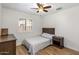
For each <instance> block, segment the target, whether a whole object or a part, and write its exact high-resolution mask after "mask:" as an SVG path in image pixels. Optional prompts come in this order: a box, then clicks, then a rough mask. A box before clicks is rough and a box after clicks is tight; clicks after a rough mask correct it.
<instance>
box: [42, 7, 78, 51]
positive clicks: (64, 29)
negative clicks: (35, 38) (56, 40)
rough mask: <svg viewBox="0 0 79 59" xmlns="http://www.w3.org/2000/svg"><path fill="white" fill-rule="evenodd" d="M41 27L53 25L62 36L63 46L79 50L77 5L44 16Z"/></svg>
mask: <svg viewBox="0 0 79 59" xmlns="http://www.w3.org/2000/svg"><path fill="white" fill-rule="evenodd" d="M43 19H44V21H43V27H55V29H56V35H60V36H63V37H64V40H65V41H64V43H65V47H68V48H71V49H74V50H78V51H79V6H77V7H73V8H70V9H67V10H63V11H61V12H58V13H55V14H52V15H48V16H45V17H44V18H43Z"/></svg>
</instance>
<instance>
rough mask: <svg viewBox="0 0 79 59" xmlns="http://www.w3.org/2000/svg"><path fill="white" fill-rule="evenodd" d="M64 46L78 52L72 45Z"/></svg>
mask: <svg viewBox="0 0 79 59" xmlns="http://www.w3.org/2000/svg"><path fill="white" fill-rule="evenodd" d="M65 47H66V48H69V49H72V50H75V51H78V52H79V50H78V49H75V48H72V47H69V46H65Z"/></svg>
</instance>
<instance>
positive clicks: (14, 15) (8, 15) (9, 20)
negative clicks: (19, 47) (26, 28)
mask: <svg viewBox="0 0 79 59" xmlns="http://www.w3.org/2000/svg"><path fill="white" fill-rule="evenodd" d="M22 17H23V18H26V19H32V32H29V33H27V32H25V33H21V32H19V31H18V20H19V18H22ZM2 25H3V27H7V28H8V29H9V33H13V34H14V35H15V36H16V37H17V39H18V40H17V42H19V43H20V42H22V40H23V39H25V38H27V37H32V36H35V35H39V34H40V33H41V20H40V17H39V16H36V15H28V14H26V13H23V12H19V11H16V10H12V9H7V8H3V24H2Z"/></svg>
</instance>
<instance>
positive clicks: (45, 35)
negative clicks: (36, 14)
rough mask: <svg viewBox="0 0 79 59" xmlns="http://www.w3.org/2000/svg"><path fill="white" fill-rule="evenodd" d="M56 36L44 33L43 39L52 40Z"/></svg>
mask: <svg viewBox="0 0 79 59" xmlns="http://www.w3.org/2000/svg"><path fill="white" fill-rule="evenodd" d="M53 36H54V35H53V34H48V33H43V34H42V37H45V38H48V39H52V37H53Z"/></svg>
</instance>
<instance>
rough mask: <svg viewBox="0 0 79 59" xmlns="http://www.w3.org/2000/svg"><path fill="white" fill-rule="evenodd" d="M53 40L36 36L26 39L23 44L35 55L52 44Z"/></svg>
mask: <svg viewBox="0 0 79 59" xmlns="http://www.w3.org/2000/svg"><path fill="white" fill-rule="evenodd" d="M51 40H52V39H48V38H45V37H42V36H36V37H32V38H29V39H25V40H24V41H23V44H24V45H25V46H26V47H27V48H28V49H29V53H31V54H33V55H34V54H35V53H36V52H38V51H39V50H40V49H43V48H45V47H47V46H48V45H50V44H52V41H51Z"/></svg>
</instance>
